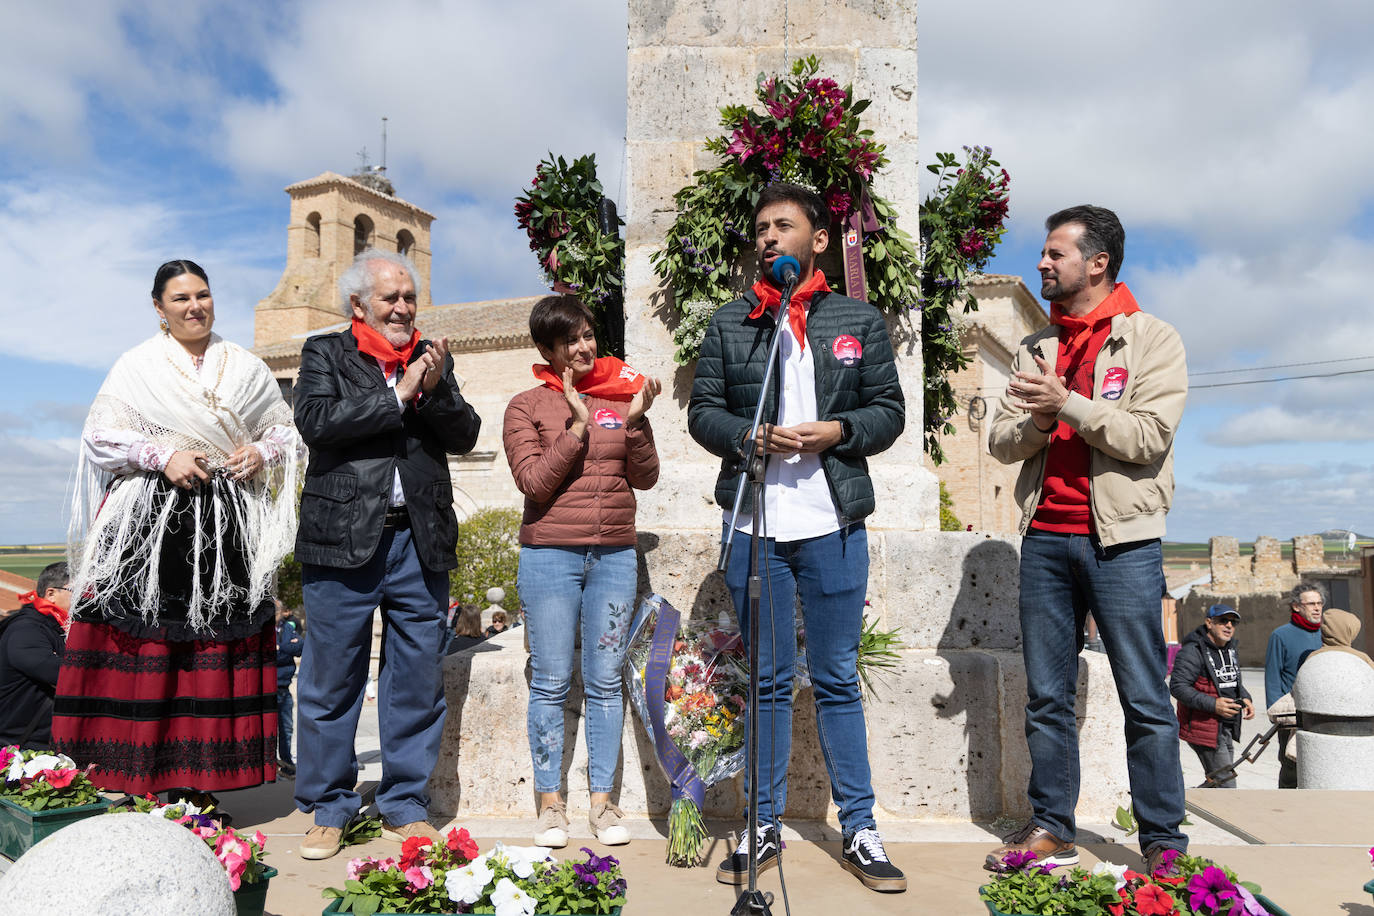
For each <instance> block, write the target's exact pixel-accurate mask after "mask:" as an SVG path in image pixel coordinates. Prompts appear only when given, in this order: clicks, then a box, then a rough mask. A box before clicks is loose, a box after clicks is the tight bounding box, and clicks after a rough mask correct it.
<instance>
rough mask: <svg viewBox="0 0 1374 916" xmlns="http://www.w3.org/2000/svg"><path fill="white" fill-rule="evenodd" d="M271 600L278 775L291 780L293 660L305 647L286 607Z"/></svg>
mask: <svg viewBox="0 0 1374 916" xmlns="http://www.w3.org/2000/svg"><path fill="white" fill-rule="evenodd" d="M272 601H273V603H274V604H275V605H276V606H277V772H278V773H280V774H281V775H283V776H285V777H286V778H288V779H290V778H291V777H293V776H295V775H296V764H295V761H294V760H293V758H292V756H291V737H292V735H294V734H295V732H296V706H295V701H294V700H293V699H292V697H291V682H292V681H293V680H295V678H296V659H298V658H300V655H301V651H302V650H303V649H304V648H305V640H304V639H302V638H301V634H300V628H299V626H298V625H297V623H296V621H295V618H293V617H292V616H291V611H290V610H288V609H287V607H286V605H284V604H282V603H281V600H280V599H278V598H274V599H272Z"/></svg>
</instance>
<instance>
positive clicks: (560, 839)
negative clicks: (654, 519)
mask: <svg viewBox="0 0 1374 916" xmlns="http://www.w3.org/2000/svg"><path fill="white" fill-rule="evenodd" d="M530 335H531V336H532V337H533V338H534V343H535V346H536V347H538V348H539V354H540V355H541V356H543V357H544V359H546V360H548V364H547V365H542V364H541V365H536V366H535V367H534V377H535V379H536V380H538V382H539V384H538V385H537V386H536V387H534V388H531V389H530V390H529V391H525V392H522V393H520V394H517V395H516V396H515V397H514V398H512V399H511V402H510V405H509V406H508V407H507V408H506V416H505V426H504V429H503V432H502V438H503V441H504V445H505V449H506V459H507V461H508V462H509V464H510V469H511V474H512V476H514V478H515V485H516V487H518V488H519V489H520V492H521V493H523V494H524V495H525V515H524V520H523V523H522V524H521V526H520V572H519V577H518V579H517V584H518V585H519V588H520V603H521V605H522V606H523V607H524V612H525V625H526V626H527V627H528V628H529V629H528V630H527V631H526V632H527V633H528V634H529V647H530V668H531V676H530V700H529V710H528V714H527V718H528V722H527V725H528V730H529V741H530V755H531V757H532V759H533V763H534V789H535V792H536V794H537V795H538V796H539V798H538V805H539V818H538V820H537V821H536V823H535V827H534V841H535V843H536V844H537V845H540V846H565V845H567V842H568V817H567V807H566V804H565V802H564V800H563V795H562V790H563V785H562V781H563V776H562V765H563V723H564V706H565V705H566V703H567V699H568V686H569V684H570V683H571V681H572V670H573V662H574V644H575V643H576V642H577V639H578V636H579V635H580V636H581V641H582V652H581V662H582V684H583V692H584V694H585V697H586V707H587V711H586V716H585V719H584V722H585V724H586V729H587V781H588V783H589V786H588V788H589V789H590V792H591V805H590V811H589V814H588V823H589V825H590V827H591V830H592V835H593V836H595V837H596V839H597V840H598V841H599V842H601V843H603V844H605V845H607V846H617V845H620V844H622V843H628V842H629V841H630V834H629V831H628V830H627V829H626V828H625V826H624V825H623V824H621V823H620V821H621V818H622V817H623V816H624V815H623V814H622V812H621V810H620V808H618V807H617V806H616V805H615V804H614V803H613V802H612V801H611V791H612V790H613V788H614V786H613V785H612V780H613V779H614V777H615V766H616V761H617V760H618V759H619V757H620V733H621V725H622V716H623V704H622V699H621V689H620V683H621V678H620V669H621V661H622V659H623V658H624V655H625V649H626V646H627V644H628V643H629V639H630V624H631V622H632V620H633V618H634V599H635V587H636V585H637V576H638V570H637V562H636V559H635V505H636V503H635V495H634V490H636V489H638V490H647V489H648V488H650V487H652V486H653V485H654V483H655V482H656V481H657V480H658V452H657V451H656V449H655V447H654V435H653V430H652V429H651V428H650V427H649V421H648V418H647V417H645V411H647V410H648V409H649V407H650V405H651V404H653V402H654V396H655V395H657V394H658V392H659V391H660V385H659V383H658V381H657V380H656V379H651V378H646V377H645V376H643V375H641V374H640V373H638V372H636V371H635V370H634V369H631V368H630V367H629V366H627V365H625V364H624V363H623V362H621V361H620V360H618V359H616V358H615V357H613V356H603V357H601V358H599V359H598V358H597V355H596V349H597V348H596V332H595V331H594V330H593V329H592V314H591V312H589V311H588V310H587V307H586V306H585V305H583V304H582V303H581V302H580V301H579V300H578V299H576V298H575V297H573V296H546V297H544V298H543V299H540V300H539V301H538V302H537V303H535V306H534V309H533V311H531V312H530Z"/></svg>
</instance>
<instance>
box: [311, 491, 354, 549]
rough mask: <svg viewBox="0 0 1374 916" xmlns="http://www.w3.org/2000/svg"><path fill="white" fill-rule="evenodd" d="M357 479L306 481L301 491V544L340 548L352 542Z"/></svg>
mask: <svg viewBox="0 0 1374 916" xmlns="http://www.w3.org/2000/svg"><path fill="white" fill-rule="evenodd" d="M357 495H358V478H356V477H354V476H353V475H352V474H322V475H320V476H319V477H307V478H306V479H305V486H304V487H303V488H302V490H301V513H300V516H301V523H300V524H301V527H300V537H301V540H302V541H303V542H305V543H309V544H327V545H330V546H334V547H337V546H339V545H342V544H343V543H344V542H345V541H347V540H348V539H349V535H350V533H351V532H352V530H353V523H354V519H355V517H356V516H357V505H358V503H357V500H356V499H355V498H354V497H356V496H357Z"/></svg>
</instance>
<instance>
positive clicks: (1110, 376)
mask: <svg viewBox="0 0 1374 916" xmlns="http://www.w3.org/2000/svg"><path fill="white" fill-rule="evenodd" d="M1126 378H1127V375H1126V370H1125V369H1122V368H1121V367H1120V366H1114V367H1112V368H1111V369H1108V370H1107V372H1106V374H1105V375H1103V376H1102V400H1104V401H1117V400H1120V399H1121V395H1122V393H1124V392H1125V390H1126Z"/></svg>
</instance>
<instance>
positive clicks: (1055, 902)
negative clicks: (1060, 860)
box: [979, 850, 1270, 916]
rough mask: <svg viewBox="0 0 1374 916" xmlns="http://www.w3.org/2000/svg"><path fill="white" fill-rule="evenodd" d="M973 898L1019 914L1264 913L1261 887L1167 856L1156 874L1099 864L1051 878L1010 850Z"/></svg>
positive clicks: (1196, 860)
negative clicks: (991, 879)
mask: <svg viewBox="0 0 1374 916" xmlns="http://www.w3.org/2000/svg"><path fill="white" fill-rule="evenodd" d="M979 896H980V897H982V898H983V899H984V900H986V901H987V902H988V903H990V904H992V905H993V906H995V907H996V908H997V910H998V912H1001V913H1007V914H1019V916H1041V914H1049V913H1075V914H1081V916H1267V914H1269V913H1270V910H1269V909H1268V907H1267V906H1266V904H1267V903H1268V901H1266V900H1264V898H1263V897H1262V896H1261V895H1260V889H1259V886H1258V885H1256V884H1251V883H1249V882H1242V881H1240V880H1239V879H1238V878H1237V877H1236V875H1235V872H1233V871H1231V870H1230V869H1228V868H1225V867H1224V866H1220V865H1217V864H1216V863H1215V862H1212V861H1211V860H1209V859H1204V858H1201V857H1199V856H1190V855H1186V854H1183V853H1177V852H1173V851H1172V850H1170V851H1168V852H1166V853H1165V855H1164V858H1163V860H1162V861H1161V863H1160V865H1159V867H1158V868H1156V869H1155V872H1154V874H1152V875H1144V874H1141V873H1140V872H1137V871H1133V870H1132V869H1130V868H1127V867H1126V866H1125V865H1112V864H1109V863H1107V862H1099V863H1098V864H1097V865H1095V866H1093V869H1092V871H1087V870H1085V869H1082V868H1074V869H1072V870H1071V871H1068V872H1064V873H1061V874H1059V875H1057V876H1056V875H1055V874H1054V872H1053V870H1052V869H1051V868H1048V867H1046V866H1043V865H1038V864H1036V859H1035V854H1034V853H1031V852H1013V853H1009V854H1008V855H1007V856H1006V857H1004V858H1003V859H1002V866H1001V869H1000V871H999V873H998V876H997V878H996V879H995V880H994V881H993V882H992V883H990V884H985V885H983V887H982V888H981V889H980V890H979Z"/></svg>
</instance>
